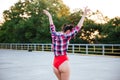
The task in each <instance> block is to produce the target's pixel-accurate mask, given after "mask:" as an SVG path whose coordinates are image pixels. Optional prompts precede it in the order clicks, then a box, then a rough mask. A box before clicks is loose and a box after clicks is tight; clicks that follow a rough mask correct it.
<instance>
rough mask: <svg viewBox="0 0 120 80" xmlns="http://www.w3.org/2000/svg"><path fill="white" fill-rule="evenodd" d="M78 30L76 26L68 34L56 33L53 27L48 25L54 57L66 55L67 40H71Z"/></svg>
mask: <svg viewBox="0 0 120 80" xmlns="http://www.w3.org/2000/svg"><path fill="white" fill-rule="evenodd" d="M79 30H80V28H79V27H78V26H76V27H75V28H73V29H72V31H71V32H70V33H69V34H64V33H62V32H56V30H55V25H53V24H51V25H50V31H51V37H52V49H53V51H54V55H55V56H60V55H66V52H67V49H68V44H69V40H70V39H71V38H73V37H74V36H75V35H76V34H77V33H78V31H79Z"/></svg>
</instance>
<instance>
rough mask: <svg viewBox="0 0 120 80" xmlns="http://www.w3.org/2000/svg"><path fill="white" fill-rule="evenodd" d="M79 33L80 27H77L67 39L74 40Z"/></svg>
mask: <svg viewBox="0 0 120 80" xmlns="http://www.w3.org/2000/svg"><path fill="white" fill-rule="evenodd" d="M79 31H80V27H78V26H76V27H75V28H73V29H72V31H71V32H70V33H69V34H67V37H68V38H73V37H74V36H75V35H76V34H77V33H78V32H79Z"/></svg>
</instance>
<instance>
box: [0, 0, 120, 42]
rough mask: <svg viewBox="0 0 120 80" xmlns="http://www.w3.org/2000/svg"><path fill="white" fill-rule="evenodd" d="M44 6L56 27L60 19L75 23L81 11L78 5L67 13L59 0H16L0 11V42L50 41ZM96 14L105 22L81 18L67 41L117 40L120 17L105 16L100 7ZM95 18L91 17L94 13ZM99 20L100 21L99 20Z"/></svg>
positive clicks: (67, 9)
mask: <svg viewBox="0 0 120 80" xmlns="http://www.w3.org/2000/svg"><path fill="white" fill-rule="evenodd" d="M43 9H47V10H48V11H50V13H51V14H52V16H53V21H54V24H55V26H56V30H57V31H58V30H60V29H61V26H62V25H63V24H64V23H68V24H69V23H70V24H74V25H77V23H78V22H79V20H80V18H81V16H82V13H83V11H82V10H81V9H78V10H76V11H74V12H73V13H70V10H69V8H68V7H67V6H66V5H65V4H64V3H63V2H62V0H24V1H23V0H19V1H18V2H17V3H16V4H15V5H14V6H11V8H10V9H9V10H5V11H4V13H3V16H4V20H5V22H4V23H3V24H2V25H0V42H1V43H51V35H50V30H49V21H48V17H46V15H44V14H43ZM95 15H97V17H98V19H100V21H101V19H102V21H103V20H104V21H105V22H106V23H104V24H102V23H96V21H94V20H91V19H89V18H85V22H84V26H83V28H82V29H81V31H80V32H79V33H78V34H77V36H76V37H75V38H73V39H72V40H71V43H118V44H119V43H120V36H119V34H120V17H115V18H113V19H110V20H108V18H107V17H106V16H105V17H104V16H103V15H102V13H101V12H100V11H96V12H93V13H92V15H91V14H90V15H89V17H91V16H95ZM94 18H95V17H94ZM95 20H96V18H95ZM102 21H101V22H102Z"/></svg>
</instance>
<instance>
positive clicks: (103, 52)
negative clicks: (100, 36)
mask: <svg viewBox="0 0 120 80" xmlns="http://www.w3.org/2000/svg"><path fill="white" fill-rule="evenodd" d="M102 55H105V46H104V45H102Z"/></svg>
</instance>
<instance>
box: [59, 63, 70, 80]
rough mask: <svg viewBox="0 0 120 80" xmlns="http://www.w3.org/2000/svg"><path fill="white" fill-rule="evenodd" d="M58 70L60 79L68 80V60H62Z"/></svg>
mask: <svg viewBox="0 0 120 80" xmlns="http://www.w3.org/2000/svg"><path fill="white" fill-rule="evenodd" d="M59 71H60V73H61V80H69V78H70V65H69V61H65V62H63V63H62V64H61V65H60V67H59Z"/></svg>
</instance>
